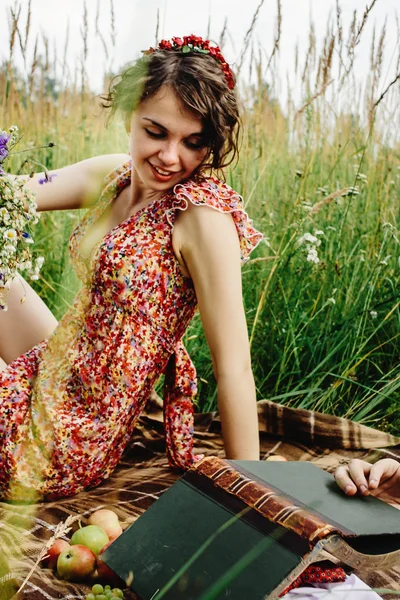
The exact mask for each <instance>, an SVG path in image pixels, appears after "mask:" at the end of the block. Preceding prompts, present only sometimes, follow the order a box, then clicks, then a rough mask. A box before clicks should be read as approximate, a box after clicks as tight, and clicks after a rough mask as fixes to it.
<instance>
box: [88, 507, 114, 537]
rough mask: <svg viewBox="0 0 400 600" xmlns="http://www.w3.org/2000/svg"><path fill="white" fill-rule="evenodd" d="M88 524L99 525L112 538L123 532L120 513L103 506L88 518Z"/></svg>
mask: <svg viewBox="0 0 400 600" xmlns="http://www.w3.org/2000/svg"><path fill="white" fill-rule="evenodd" d="M88 525H97V527H101V528H102V529H104V531H105V532H106V534H107V535H108V538H109V539H110V540H115V538H117V537H118V536H119V535H121V533H122V527H121V525H120V522H119V520H118V515H117V514H115V512H113V511H112V510H108V508H101V509H100V510H96V511H95V512H94V513H92V514H91V515H90V517H89V519H88Z"/></svg>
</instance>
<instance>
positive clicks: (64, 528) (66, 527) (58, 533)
mask: <svg viewBox="0 0 400 600" xmlns="http://www.w3.org/2000/svg"><path fill="white" fill-rule="evenodd" d="M80 518H81V517H80V515H75V516H73V515H70V516H69V517H68V518H67V519H66V521H65V522H63V521H62V522H61V523H59V524H58V525H57V527H56V529H55V531H54V534H53V535H52V537H51V538H50V539H49V540H48V541H47V542H46V544H45V545H44V546H43V548H42V549H41V550H40V552H39V554H38V557H37V559H36V562H35V564H34V565H33V567H32V569H31V570H30V571H29V573H28V575H27V576H26V577H25V579H24V581H23V582H22V584H21V585H20V587H19V590H18V591H17V594H19V592H20V591H21V590H22V589H23V588H24V587H25V585H26V584H27V583H28V581H29V579H30V578H31V577H32V575H33V573H34V572H35V570H36V568H37V566H38V564H39V563H40V561H41V560H43V559H44V558H45V557H46V556H47V551H48V550H49V549H50V548H51V546H52V545H53V544H54V542H55V541H56V540H57V539H58V538H60V537H62V536H63V535H65V534H66V533H68V532H69V531H70V530H71V525H72V523H74V522H75V521H77V520H78V519H80Z"/></svg>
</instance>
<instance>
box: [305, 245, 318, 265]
mask: <svg viewBox="0 0 400 600" xmlns="http://www.w3.org/2000/svg"><path fill="white" fill-rule="evenodd" d="M307 261H308V262H313V263H315V264H316V265H317V264H318V263H319V258H318V253H317V251H316V249H315V248H314V247H313V246H309V247H308V248H307Z"/></svg>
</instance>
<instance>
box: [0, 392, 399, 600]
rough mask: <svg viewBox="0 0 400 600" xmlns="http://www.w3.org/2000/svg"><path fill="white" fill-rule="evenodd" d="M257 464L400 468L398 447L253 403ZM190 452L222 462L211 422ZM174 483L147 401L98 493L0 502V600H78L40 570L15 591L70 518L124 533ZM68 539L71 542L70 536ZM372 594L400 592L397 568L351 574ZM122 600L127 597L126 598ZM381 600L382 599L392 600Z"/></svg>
mask: <svg viewBox="0 0 400 600" xmlns="http://www.w3.org/2000/svg"><path fill="white" fill-rule="evenodd" d="M258 410H259V423H260V440H261V451H262V457H263V458H267V457H268V456H269V455H270V454H280V455H283V456H284V457H286V458H287V459H288V460H297V461H299V460H302V461H311V462H313V463H314V464H316V465H318V466H320V467H321V468H323V469H325V470H327V471H329V472H333V471H334V469H335V468H336V466H337V465H338V464H340V463H342V462H347V461H348V460H349V459H350V458H365V457H368V459H369V460H371V461H375V460H377V459H378V458H381V457H384V456H391V457H395V458H398V459H399V460H400V439H399V438H395V437H393V436H390V435H388V434H386V433H383V432H381V431H377V430H375V429H371V428H368V427H365V426H362V425H360V424H357V423H354V422H351V421H348V420H346V419H341V418H338V417H333V416H329V415H323V414H321V413H316V412H312V411H307V410H295V409H291V408H288V407H284V406H282V405H278V404H275V403H272V402H269V401H267V400H262V401H260V402H259V403H258ZM195 443H196V451H197V452H202V453H205V454H206V455H216V456H221V457H222V456H224V452H223V442H222V437H221V427H220V422H219V419H218V416H217V414H215V413H207V414H197V415H196V418H195ZM179 476H180V473H179V472H178V471H174V470H172V469H170V468H169V467H168V464H167V459H166V455H165V444H164V435H163V423H162V405H161V402H160V401H159V399H158V397H157V396H156V394H153V395H152V398H151V400H150V401H149V404H148V408H147V410H146V413H144V414H143V416H142V417H141V419H140V423H139V426H138V427H137V429H136V430H135V434H134V435H133V437H132V439H131V441H130V444H129V446H128V447H127V449H126V451H125V453H124V455H123V457H122V460H121V462H120V464H119V466H118V467H117V469H116V471H115V472H114V474H113V475H112V476H111V477H110V478H109V479H107V480H106V481H105V482H103V483H102V484H101V485H100V486H99V487H97V488H95V489H91V490H88V491H86V492H83V493H81V494H78V495H77V496H74V497H72V498H67V499H65V500H57V501H54V502H43V503H39V504H35V505H30V506H21V505H10V504H7V503H1V502H0V600H11V598H12V599H13V600H22V599H24V600H26V599H29V600H55V599H61V598H62V599H64V600H73V599H78V598H84V597H85V594H86V593H87V592H88V591H89V586H87V585H85V584H74V583H67V582H65V581H61V580H59V579H57V577H56V575H55V574H54V573H53V572H52V571H50V570H49V569H44V568H42V567H41V566H40V565H39V566H38V567H37V568H35V569H34V571H33V573H32V574H31V576H30V577H29V580H28V581H27V583H26V584H25V586H24V588H23V589H22V590H21V591H19V592H18V591H17V590H18V588H19V586H20V585H21V583H22V582H23V581H24V579H25V578H26V577H27V575H28V574H29V572H30V570H31V568H32V567H33V565H34V564H35V561H36V558H37V556H38V555H39V552H40V551H41V549H42V548H43V546H44V545H45V543H46V541H47V540H48V539H49V538H50V537H51V536H52V535H53V532H54V530H55V527H56V526H57V525H58V524H59V523H60V521H65V520H66V519H67V517H68V516H70V515H74V516H75V517H76V518H77V519H78V518H81V519H82V523H83V524H84V522H85V519H86V518H87V517H88V516H89V515H90V514H91V513H92V512H93V511H94V510H97V509H99V508H102V507H108V508H112V509H113V510H114V511H115V512H116V513H117V514H118V515H119V517H120V520H121V522H122V524H123V527H127V526H128V525H130V524H131V523H132V522H133V521H134V520H135V519H136V518H137V517H139V516H140V515H141V514H142V513H143V512H144V511H145V510H146V509H147V508H149V506H150V505H151V504H152V503H153V502H154V501H155V500H157V498H159V497H160V495H161V494H162V493H163V492H164V491H165V490H167V489H168V487H169V486H171V485H172V484H173V483H174V482H175V481H176V480H177V479H178V478H179ZM69 535H70V534H69ZM357 575H358V576H359V577H360V578H361V579H363V580H364V581H365V582H366V583H368V584H369V585H370V586H371V587H377V588H388V589H391V590H394V591H399V590H400V565H399V567H396V568H395V569H393V570H392V571H390V572H385V573H383V572H358V573H357ZM125 597H126V599H127V600H130V599H133V598H134V594H133V593H131V592H129V591H128V592H126V594H125ZM394 597H395V596H394V595H390V594H389V595H387V596H386V598H388V599H389V598H394Z"/></svg>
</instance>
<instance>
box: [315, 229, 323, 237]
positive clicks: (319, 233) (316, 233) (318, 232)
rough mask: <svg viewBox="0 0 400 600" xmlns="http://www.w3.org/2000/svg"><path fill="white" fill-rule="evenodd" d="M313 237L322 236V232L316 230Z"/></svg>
mask: <svg viewBox="0 0 400 600" xmlns="http://www.w3.org/2000/svg"><path fill="white" fill-rule="evenodd" d="M314 235H315V236H317V235H324V232H323V231H322V230H321V229H317V230H316V231H314Z"/></svg>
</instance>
